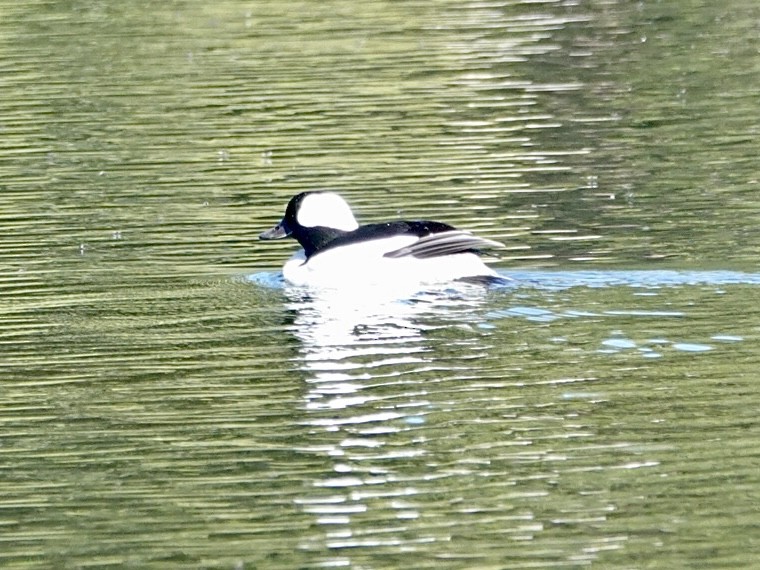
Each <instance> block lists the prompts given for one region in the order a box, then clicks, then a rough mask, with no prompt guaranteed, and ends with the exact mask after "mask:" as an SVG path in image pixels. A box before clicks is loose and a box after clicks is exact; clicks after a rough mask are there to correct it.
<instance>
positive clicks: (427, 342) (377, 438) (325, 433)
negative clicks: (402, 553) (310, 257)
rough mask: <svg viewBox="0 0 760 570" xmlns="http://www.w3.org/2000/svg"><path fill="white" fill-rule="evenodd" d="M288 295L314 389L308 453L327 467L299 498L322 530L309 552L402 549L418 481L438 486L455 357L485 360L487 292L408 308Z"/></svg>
mask: <svg viewBox="0 0 760 570" xmlns="http://www.w3.org/2000/svg"><path fill="white" fill-rule="evenodd" d="M285 292H286V295H287V297H288V300H289V306H290V309H291V310H292V311H293V314H294V315H295V318H294V321H293V325H292V331H293V334H294V335H295V336H296V337H297V338H298V339H299V341H300V354H299V356H298V357H297V363H298V366H299V368H300V369H301V370H302V371H303V372H304V373H305V380H306V391H305V394H304V398H303V401H304V406H303V410H304V415H303V418H302V420H301V421H302V422H303V423H304V424H305V427H306V433H305V434H304V436H305V438H304V441H308V444H307V445H305V446H303V447H301V448H300V449H299V451H300V452H302V453H306V454H308V455H311V456H312V457H321V458H322V460H323V463H322V465H323V467H322V470H321V472H319V473H317V474H315V477H314V480H313V485H312V487H311V488H310V489H309V490H308V491H307V492H305V493H304V495H303V496H302V497H300V498H299V500H298V503H299V504H300V506H301V508H302V509H303V510H304V511H305V512H308V513H311V514H313V515H314V516H315V517H316V521H317V523H318V527H317V528H320V529H322V532H318V533H317V534H316V535H312V536H305V537H304V543H303V545H302V546H303V547H304V548H307V549H315V550H321V549H322V548H324V546H325V545H326V546H328V547H329V548H331V549H340V552H341V553H343V554H345V553H346V552H350V551H345V550H343V549H344V548H352V549H353V548H355V547H357V546H368V545H373V546H382V545H391V544H394V545H396V546H398V545H401V544H403V543H404V542H405V539H404V536H405V535H406V533H407V532H408V530H409V529H408V525H410V524H414V523H413V521H414V520H416V519H417V518H418V517H419V516H420V510H421V509H422V504H418V503H417V502H416V501H415V496H416V495H417V494H418V489H417V483H416V482H415V481H417V482H419V481H423V480H425V478H426V477H434V476H437V475H436V474H434V473H429V471H430V470H431V467H430V466H429V465H427V464H426V461H427V460H426V455H427V453H428V449H427V444H428V441H429V440H428V437H429V436H427V435H426V426H425V424H426V416H427V415H428V414H429V413H430V412H431V411H433V410H434V409H436V408H438V407H440V406H441V403H440V402H437V401H436V396H435V395H433V397H432V401H431V399H430V398H429V396H430V395H431V393H430V389H431V386H432V385H434V384H436V383H440V382H441V381H442V380H443V379H446V378H447V377H450V375H451V374H452V373H455V369H456V368H457V367H459V368H460V369H465V368H466V364H453V365H452V363H457V362H460V361H461V360H460V358H459V357H458V356H457V354H458V355H459V356H460V357H461V359H463V360H464V361H465V362H467V360H468V359H469V358H476V357H478V356H481V355H482V354H484V352H485V349H486V347H484V346H483V340H482V339H483V338H484V335H482V334H480V333H479V332H478V331H479V329H478V324H479V322H480V317H479V313H481V312H484V311H480V310H479V308H480V307H481V306H482V305H483V304H484V303H485V302H486V299H487V297H488V294H489V293H488V291H487V290H486V289H484V288H482V287H476V286H472V285H461V286H455V287H447V288H445V289H439V290H429V291H424V292H421V293H417V294H415V295H412V296H410V297H407V298H399V297H397V296H395V295H390V294H388V295H383V294H382V292H368V291H366V290H365V291H363V292H362V294H361V296H360V297H356V296H351V295H347V294H345V293H337V292H333V293H325V292H321V293H319V294H316V293H314V292H308V291H304V290H299V289H286V290H285ZM452 333H453V334H452ZM442 351H444V352H442ZM325 543H326V544H325ZM333 552H335V551H333ZM338 561H339V560H338V559H337V558H335V559H332V562H338ZM343 562H345V560H343Z"/></svg>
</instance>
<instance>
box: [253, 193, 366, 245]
mask: <svg viewBox="0 0 760 570" xmlns="http://www.w3.org/2000/svg"><path fill="white" fill-rule="evenodd" d="M358 227H359V224H358V223H357V222H356V219H355V218H354V214H353V213H352V212H351V208H350V207H349V206H348V204H347V203H346V201H345V200H344V199H343V198H341V197H340V196H338V195H337V194H335V193H334V192H301V193H300V194H297V195H296V196H293V198H291V199H290V202H288V207H287V208H286V209H285V216H284V217H283V218H282V220H280V222H279V223H278V224H277V225H276V226H274V227H273V228H271V229H269V230H267V231H265V232H263V233H262V234H261V235H259V239H263V240H271V239H282V238H286V237H288V236H291V235H292V236H293V237H294V238H296V239H297V240H298V242H299V243H300V244H301V245H302V246H303V247H304V249H306V250H307V252H306V253H307V255H309V249H311V248H312V247H313V246H315V245H316V244H315V243H314V241H315V239H318V240H319V241H322V240H323V239H326V238H327V237H328V236H331V238H330V239H332V238H333V237H335V235H336V234H340V233H342V232H350V231H353V230H355V229H356V228H358Z"/></svg>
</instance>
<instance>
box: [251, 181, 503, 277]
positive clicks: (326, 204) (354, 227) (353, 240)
mask: <svg viewBox="0 0 760 570" xmlns="http://www.w3.org/2000/svg"><path fill="white" fill-rule="evenodd" d="M288 237H291V238H294V239H295V240H296V241H298V243H299V244H300V245H301V249H300V250H298V251H297V252H296V253H295V254H294V255H293V256H292V257H291V258H290V259H289V260H288V261H286V262H285V265H284V266H283V269H282V275H283V278H284V280H285V281H286V282H287V283H289V284H291V285H295V286H307V287H328V288H338V289H339V288H343V287H345V286H348V285H357V284H362V285H367V284H376V285H381V286H382V285H391V284H394V283H399V282H405V283H416V284H419V285H424V284H441V283H450V282H465V283H473V284H478V285H491V284H497V283H503V282H505V281H508V280H509V279H508V278H505V277H502V276H500V275H499V274H497V273H496V272H495V271H494V270H493V269H491V268H490V267H488V266H487V265H486V264H485V263H484V261H483V259H482V258H481V253H482V252H483V251H484V250H493V249H501V248H504V247H505V246H504V244H502V243H500V242H497V241H494V240H490V239H486V238H482V237H478V236H475V235H473V234H471V233H470V232H468V231H464V230H459V229H457V228H455V227H453V226H450V225H448V224H445V223H443V222H435V221H429V220H414V221H406V220H394V221H389V222H382V223H372V224H365V225H359V223H358V222H357V221H356V218H355V217H354V214H353V212H352V210H351V207H350V206H349V205H348V203H347V202H346V201H345V200H344V199H343V198H342V197H341V196H340V195H338V194H336V193H334V192H330V191H308V192H301V193H300V194H297V195H295V196H293V197H292V198H291V199H290V201H289V202H288V205H287V207H286V208H285V215H284V216H283V218H282V220H280V222H279V223H277V225H275V226H274V227H273V228H271V229H269V230H267V231H265V232H263V233H261V234H260V235H259V239H261V240H278V239H284V238H288Z"/></svg>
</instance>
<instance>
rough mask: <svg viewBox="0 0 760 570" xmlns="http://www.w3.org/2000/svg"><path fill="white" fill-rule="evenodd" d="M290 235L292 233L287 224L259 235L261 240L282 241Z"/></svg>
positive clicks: (281, 224) (280, 224) (279, 225)
mask: <svg viewBox="0 0 760 570" xmlns="http://www.w3.org/2000/svg"><path fill="white" fill-rule="evenodd" d="M289 235H290V231H288V229H287V228H286V227H285V224H284V223H282V222H280V223H279V224H277V225H276V226H275V227H273V228H272V229H270V230H267V231H265V232H263V233H262V234H260V235H259V239H282V238H286V237H288V236H289Z"/></svg>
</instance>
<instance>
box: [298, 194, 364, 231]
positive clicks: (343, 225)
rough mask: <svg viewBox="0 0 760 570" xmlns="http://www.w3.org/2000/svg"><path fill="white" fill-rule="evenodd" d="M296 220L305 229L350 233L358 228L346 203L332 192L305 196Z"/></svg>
mask: <svg viewBox="0 0 760 570" xmlns="http://www.w3.org/2000/svg"><path fill="white" fill-rule="evenodd" d="M296 219H297V221H298V223H299V224H301V225H302V226H304V227H306V228H313V227H314V226H324V227H327V228H335V229H338V230H343V231H346V232H350V231H353V230H355V229H356V228H358V227H359V224H358V223H356V219H355V218H354V215H353V213H351V208H349V206H348V204H346V201H345V200H344V199H343V198H341V197H340V196H338V195H337V194H334V193H333V192H317V193H314V194H309V195H308V196H306V197H305V198H304V199H303V201H301V204H300V206H299V208H298V213H297V214H296Z"/></svg>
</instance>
